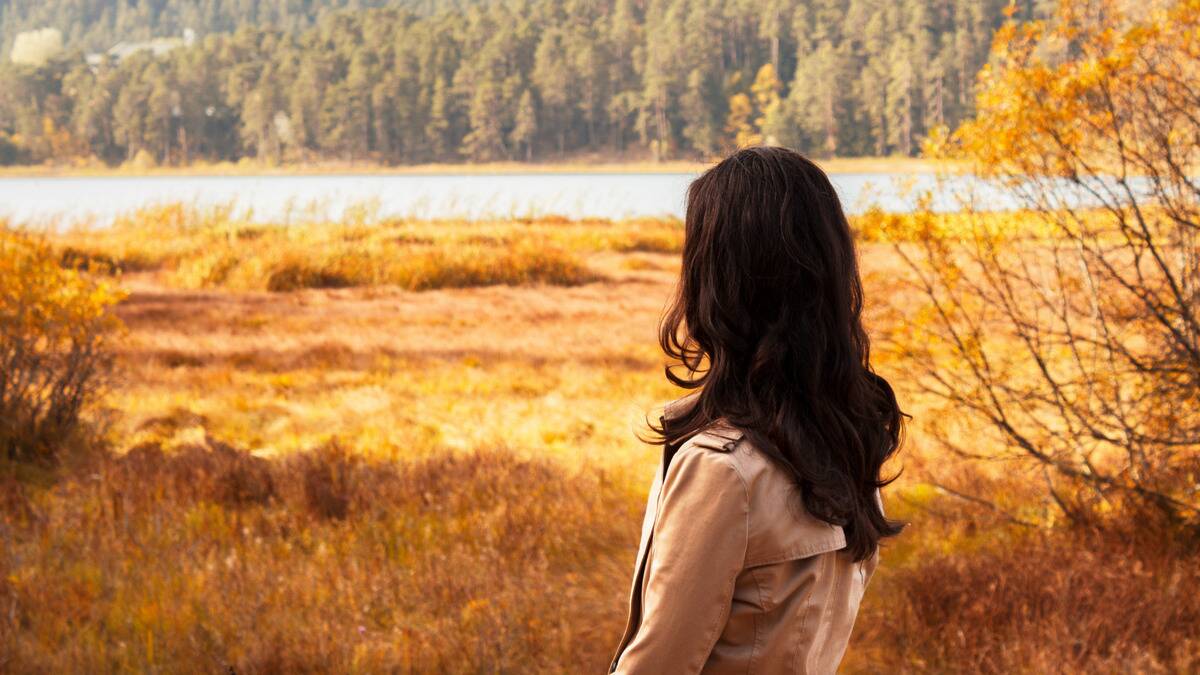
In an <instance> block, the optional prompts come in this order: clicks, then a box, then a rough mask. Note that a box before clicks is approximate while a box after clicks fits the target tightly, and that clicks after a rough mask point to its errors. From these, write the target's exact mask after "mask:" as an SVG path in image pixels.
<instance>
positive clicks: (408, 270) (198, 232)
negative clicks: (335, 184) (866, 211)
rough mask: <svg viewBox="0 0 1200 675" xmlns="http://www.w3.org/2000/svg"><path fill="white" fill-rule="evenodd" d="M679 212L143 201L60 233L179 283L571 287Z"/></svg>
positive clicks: (70, 249) (638, 245)
mask: <svg viewBox="0 0 1200 675" xmlns="http://www.w3.org/2000/svg"><path fill="white" fill-rule="evenodd" d="M682 241H683V229H682V227H681V226H680V223H679V222H678V221H677V220H674V219H638V220H629V221H617V222H614V221H609V220H603V219H587V220H582V221H572V220H567V219H564V218H558V217H544V218H537V219H512V220H497V221H478V222H476V221H459V220H441V221H413V220H383V221H379V222H371V223H366V222H358V221H355V220H353V219H350V220H347V221H345V222H321V221H312V222H301V223H292V224H279V223H255V222H251V221H249V220H247V219H244V218H241V217H237V216H235V215H234V214H233V211H232V209H230V208H214V209H197V208H193V207H187V206H184V205H181V204H172V205H167V206H161V207H156V208H148V209H143V210H140V211H137V212H134V213H131V214H128V215H126V216H124V217H121V218H119V219H118V220H117V221H116V222H115V223H114V224H113V225H112V226H111V227H108V228H102V229H76V230H74V231H71V232H68V233H65V234H62V235H59V236H58V237H57V240H56V242H57V245H58V246H59V248H60V249H61V251H62V256H63V258H64V259H70V260H72V261H74V262H75V263H76V264H81V265H87V266H90V267H95V268H98V269H99V268H104V269H113V270H125V271H151V270H156V271H160V272H163V273H164V274H163V278H164V279H165V280H166V281H168V282H169V283H171V284H172V285H174V286H179V287H184V288H204V287H227V288H233V289H242V290H254V289H265V290H274V291H288V290H296V289H300V288H340V287H349V286H378V285H395V286H400V287H402V288H407V289H411V290H427V289H435V288H461V287H470V286H487V285H495V284H506V285H523V284H552V285H575V284H581V283H587V282H590V281H595V280H596V279H598V278H599V275H598V274H597V273H596V272H594V271H592V270H591V269H590V268H589V267H588V265H587V264H586V260H585V257H586V256H587V255H589V254H591V253H595V252H599V251H654V252H674V251H678V250H680V247H681V246H682Z"/></svg>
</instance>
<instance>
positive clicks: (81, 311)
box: [0, 232, 122, 460]
mask: <svg viewBox="0 0 1200 675" xmlns="http://www.w3.org/2000/svg"><path fill="white" fill-rule="evenodd" d="M121 297H122V295H121V293H120V291H118V290H117V289H116V288H115V287H114V285H113V284H112V283H111V282H110V281H105V280H95V279H93V278H91V277H90V276H88V275H87V274H85V273H83V272H81V271H79V270H77V269H72V268H64V267H63V266H62V265H60V259H59V256H57V255H56V254H55V253H54V251H53V250H52V249H51V248H50V247H49V246H48V245H47V244H45V243H44V242H41V241H38V240H35V239H32V238H29V237H25V236H21V235H17V234H13V233H9V232H0V448H2V451H3V453H4V456H6V457H7V458H8V459H13V460H26V459H41V460H53V459H54V458H55V457H56V456H57V455H58V453H59V451H60V450H61V449H62V446H63V444H64V443H66V442H67V441H68V440H69V439H70V438H71V437H72V436H73V435H74V434H75V432H76V431H77V427H78V424H79V419H80V415H81V413H82V412H83V410H84V408H85V407H86V406H87V405H88V404H89V403H91V402H92V401H93V400H94V399H95V398H96V396H97V395H98V393H99V390H100V387H101V385H102V384H103V380H104V375H105V373H106V371H107V369H108V365H109V355H108V351H107V347H108V346H109V341H110V337H111V336H112V335H113V333H114V332H115V331H116V330H117V328H118V326H119V323H118V320H117V319H116V317H115V316H114V315H113V314H112V312H111V311H110V310H111V308H112V306H113V305H114V304H116V303H117V302H118V301H119V300H120V299H121Z"/></svg>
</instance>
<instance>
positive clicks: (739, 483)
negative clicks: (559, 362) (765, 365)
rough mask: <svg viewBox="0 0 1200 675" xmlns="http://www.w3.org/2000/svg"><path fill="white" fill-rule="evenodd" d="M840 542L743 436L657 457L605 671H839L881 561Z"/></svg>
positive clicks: (728, 430)
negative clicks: (623, 619)
mask: <svg viewBox="0 0 1200 675" xmlns="http://www.w3.org/2000/svg"><path fill="white" fill-rule="evenodd" d="M679 403H680V402H676V404H673V406H668V410H667V414H668V415H669V414H671V411H672V408H673V407H674V406H677V405H679ZM705 446H713V447H716V448H718V449H716V450H714V449H709V447H705ZM721 448H724V449H725V451H722V450H721ZM845 545H846V538H845V534H844V533H843V531H842V528H841V527H838V526H836V525H830V524H828V523H825V522H823V521H821V520H818V519H817V518H815V517H813V516H811V515H809V514H808V513H806V512H805V511H804V508H803V506H802V504H801V502H800V499H799V497H798V496H797V495H796V488H795V484H794V483H793V481H792V479H791V477H790V476H789V475H787V474H786V473H785V472H784V471H783V470H782V469H780V468H779V467H778V466H777V465H776V464H774V463H773V462H771V461H770V460H769V459H768V458H767V457H766V456H765V455H763V454H761V453H759V452H758V451H756V450H755V449H754V448H753V447H751V446H750V444H749V442H748V441H747V440H746V439H744V438H743V435H742V433H741V432H739V431H737V430H736V429H734V428H732V427H728V426H726V425H723V424H718V425H715V426H714V427H712V428H710V429H709V430H707V431H705V432H703V433H701V434H698V435H697V436H695V437H693V438H691V439H689V440H688V441H687V442H686V443H685V444H684V445H683V446H682V447H681V448H680V449H679V450H678V452H676V453H675V455H674V457H673V458H672V459H671V460H670V465H669V468H668V469H667V471H666V475H665V476H664V475H663V469H662V464H661V462H660V464H659V468H658V473H657V475H656V476H655V479H654V484H653V486H652V487H651V489H650V496H649V500H648V502H647V505H646V516H645V519H644V521H643V524H642V536H641V545H640V546H639V549H638V555H637V562H636V565H635V568H634V578H633V588H632V591H631V593H630V602H629V621H628V623H627V626H626V629H625V634H624V636H623V637H622V638H621V642H620V645H619V646H618V649H617V653H616V656H615V657H614V658H613V661H612V665H611V668H610V669H609V670H610V672H613V673H622V674H627V675H628V674H655V675H659V674H662V675H674V674H675V673H712V674H718V673H743V674H744V673H752V674H759V673H832V672H834V671H836V670H837V666H838V663H839V662H840V661H841V659H842V655H843V653H844V652H845V649H846V643H847V641H848V640H849V638H850V631H851V628H852V627H853V626H854V618H855V616H856V615H857V613H858V605H859V601H860V599H861V598H862V595H863V590H864V589H865V587H866V584H867V581H868V580H869V579H870V577H871V574H872V573H873V572H874V570H875V566H876V564H877V562H878V554H876V555H875V556H874V557H872V558H870V559H868V560H866V561H864V562H862V563H855V562H853V561H852V560H851V558H850V556H849V555H847V554H846V553H845V552H844V551H842V550H841V549H843V548H844V547H845Z"/></svg>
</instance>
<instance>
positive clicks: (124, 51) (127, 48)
mask: <svg viewBox="0 0 1200 675" xmlns="http://www.w3.org/2000/svg"><path fill="white" fill-rule="evenodd" d="M195 42H196V31H194V30H192V29H191V28H186V29H184V31H183V36H182V37H165V38H154V39H151V40H145V41H142V42H126V41H124V40H122V41H121V42H118V43H117V44H115V45H113V46H112V47H110V48H109V49H108V51H106V52H96V53H92V54H88V55H87V57H86V58H87V63H88V65H89V66H91V67H93V68H98V67H100V64H102V63H105V62H107V61H114V62H116V63H120V62H121V61H124V60H125V59H126V58H128V57H130V56H132V55H134V54H137V53H138V52H144V51H149V52H151V53H153V54H154V56H156V57H158V56H163V55H164V54H167V53H169V52H170V51H171V50H173V49H176V48H178V47H189V46H191V45H192V44H194V43H195Z"/></svg>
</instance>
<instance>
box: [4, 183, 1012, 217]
mask: <svg viewBox="0 0 1200 675" xmlns="http://www.w3.org/2000/svg"><path fill="white" fill-rule="evenodd" d="M695 177H696V176H695V174H687V173H682V174H681V173H674V174H672V173H625V174H612V173H604V174H598V173H597V174H586V173H529V174H496V175H487V174H458V175H453V174H452V175H445V174H437V175H418V174H393V175H388V174H366V175H345V174H338V175H293V176H288V175H282V176H151V177H144V176H133V177H127V176H119V177H118V176H114V177H35V178H0V217H7V218H9V219H10V220H11V221H13V222H16V223H33V224H37V223H45V222H53V221H60V222H78V221H79V220H80V219H91V220H92V222H94V224H96V225H98V226H103V225H104V224H106V223H109V222H111V220H112V218H113V217H114V216H116V215H118V214H121V213H127V212H129V211H132V210H134V209H137V208H141V207H145V206H148V205H154V204H163V203H170V202H186V203H189V204H194V205H197V206H200V207H205V206H213V205H221V204H229V203H233V204H235V205H236V206H237V207H238V208H239V209H244V210H248V212H249V213H250V217H251V218H253V219H256V220H274V221H284V222H287V221H292V220H300V219H303V220H308V219H310V218H339V217H340V216H341V215H342V214H343V213H344V212H345V211H346V209H347V208H349V207H365V208H366V212H367V214H368V215H369V216H371V217H404V216H409V217H418V218H450V217H465V218H480V217H489V216H493V217H509V216H537V215H549V214H554V215H562V216H567V217H570V218H580V217H585V216H592V217H607V218H623V217H630V216H662V215H673V216H679V217H682V216H683V211H684V194H685V191H686V189H687V186H688V183H689V182H690V181H691V180H692V179H694V178H695ZM830 178H831V180H832V181H833V183H834V185H835V187H836V189H837V191H838V193H839V195H840V197H841V199H842V203H843V205H844V206H845V208H846V210H847V211H848V212H850V213H856V212H861V211H862V210H863V209H865V208H867V207H869V206H871V205H878V206H880V207H882V208H884V209H886V210H890V211H908V210H911V209H912V206H913V202H914V199H913V198H912V194H914V191H923V190H934V202H933V206H934V208H935V209H938V210H953V209H956V208H957V207H958V204H959V201H958V200H957V198H956V195H957V194H958V193H960V192H962V191H963V190H976V191H982V192H983V193H984V197H985V198H986V199H985V201H987V202H988V203H989V204H991V205H992V206H994V207H995V208H1007V207H1011V206H1012V203H1011V200H1010V199H1009V198H1007V197H1006V196H1005V195H1003V194H1001V193H1000V192H999V191H997V190H995V189H993V188H991V186H989V185H987V184H984V183H983V182H982V181H980V180H978V179H974V178H972V177H968V176H956V177H952V178H949V179H947V180H946V182H944V183H942V184H939V183H938V180H937V178H936V177H935V175H933V174H888V173H845V174H832V175H831V176H830Z"/></svg>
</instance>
